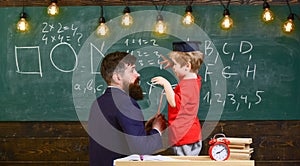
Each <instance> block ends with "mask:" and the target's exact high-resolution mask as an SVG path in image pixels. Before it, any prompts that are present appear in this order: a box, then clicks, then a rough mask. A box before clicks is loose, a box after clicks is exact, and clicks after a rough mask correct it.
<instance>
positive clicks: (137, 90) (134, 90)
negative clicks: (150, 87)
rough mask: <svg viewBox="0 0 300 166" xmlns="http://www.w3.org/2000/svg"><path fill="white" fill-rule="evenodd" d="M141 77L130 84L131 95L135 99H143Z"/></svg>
mask: <svg viewBox="0 0 300 166" xmlns="http://www.w3.org/2000/svg"><path fill="white" fill-rule="evenodd" d="M139 81H140V78H137V79H136V80H135V81H134V83H132V84H130V85H129V96H130V97H132V98H133V99H135V100H143V98H144V96H143V90H142V87H141V86H140V85H139Z"/></svg>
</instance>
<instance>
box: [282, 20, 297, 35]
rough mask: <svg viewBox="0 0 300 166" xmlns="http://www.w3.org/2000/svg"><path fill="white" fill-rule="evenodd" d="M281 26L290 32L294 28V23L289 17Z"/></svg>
mask: <svg viewBox="0 0 300 166" xmlns="http://www.w3.org/2000/svg"><path fill="white" fill-rule="evenodd" d="M282 28H283V31H284V32H287V33H290V32H292V31H293V30H294V29H295V24H294V22H293V20H292V19H289V20H287V21H286V22H285V23H284V24H283V27H282Z"/></svg>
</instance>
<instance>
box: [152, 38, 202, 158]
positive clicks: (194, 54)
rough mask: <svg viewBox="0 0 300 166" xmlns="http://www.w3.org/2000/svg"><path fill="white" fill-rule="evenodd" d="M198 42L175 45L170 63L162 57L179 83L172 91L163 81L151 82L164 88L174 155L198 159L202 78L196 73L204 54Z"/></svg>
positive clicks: (200, 146)
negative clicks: (198, 114) (196, 157)
mask: <svg viewBox="0 0 300 166" xmlns="http://www.w3.org/2000/svg"><path fill="white" fill-rule="evenodd" d="M199 44H200V42H174V43H173V51H171V52H170V53H169V57H170V58H171V60H168V59H167V58H166V57H164V56H161V57H162V58H163V59H164V61H162V62H161V64H166V66H165V67H164V68H169V67H172V69H173V72H174V73H175V75H176V77H177V78H178V80H179V83H178V85H177V86H176V87H175V89H174V90H173V89H172V86H171V84H170V83H169V81H168V80H166V79H165V78H163V77H161V76H158V77H154V78H152V79H151V81H152V82H153V83H154V84H159V85H161V86H163V87H164V90H165V93H166V98H167V101H168V125H169V143H170V145H171V146H172V147H171V149H172V151H173V153H174V155H180V156H183V155H186V156H197V155H198V154H199V153H200V150H201V148H202V142H201V139H202V136H201V126H200V122H199V119H198V116H197V113H198V108H199V99H200V89H201V77H200V75H198V70H199V69H200V66H201V64H202V63H203V58H204V55H203V53H202V52H201V51H200V49H199Z"/></svg>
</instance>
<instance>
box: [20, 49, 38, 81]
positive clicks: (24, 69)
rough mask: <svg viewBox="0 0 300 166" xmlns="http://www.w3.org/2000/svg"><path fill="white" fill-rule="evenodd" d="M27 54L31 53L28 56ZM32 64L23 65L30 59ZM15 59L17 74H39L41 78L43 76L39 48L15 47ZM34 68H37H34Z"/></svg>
mask: <svg viewBox="0 0 300 166" xmlns="http://www.w3.org/2000/svg"><path fill="white" fill-rule="evenodd" d="M26 52H29V54H27V53H26ZM29 58H30V61H29V62H31V63H22V62H24V61H26V60H25V59H29ZM15 59H16V68H17V71H16V72H17V73H21V74H38V75H40V76H41V77H42V76H43V72H42V62H41V53H40V47H39V46H32V47H17V46H15ZM33 66H34V67H35V68H33Z"/></svg>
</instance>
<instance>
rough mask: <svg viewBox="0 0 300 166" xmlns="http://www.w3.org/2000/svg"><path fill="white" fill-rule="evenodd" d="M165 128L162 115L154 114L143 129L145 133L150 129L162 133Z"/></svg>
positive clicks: (165, 122)
mask: <svg viewBox="0 0 300 166" xmlns="http://www.w3.org/2000/svg"><path fill="white" fill-rule="evenodd" d="M166 128H167V121H166V118H165V116H164V115H163V114H156V115H155V116H153V117H152V118H150V119H149V120H148V121H147V122H146V124H145V129H146V131H147V133H148V132H149V131H150V130H152V129H157V130H159V132H160V133H162V132H163V131H164V130H165V129H166Z"/></svg>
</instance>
